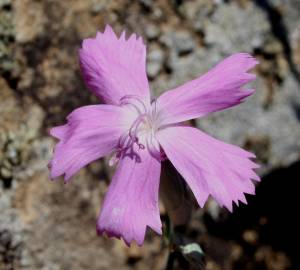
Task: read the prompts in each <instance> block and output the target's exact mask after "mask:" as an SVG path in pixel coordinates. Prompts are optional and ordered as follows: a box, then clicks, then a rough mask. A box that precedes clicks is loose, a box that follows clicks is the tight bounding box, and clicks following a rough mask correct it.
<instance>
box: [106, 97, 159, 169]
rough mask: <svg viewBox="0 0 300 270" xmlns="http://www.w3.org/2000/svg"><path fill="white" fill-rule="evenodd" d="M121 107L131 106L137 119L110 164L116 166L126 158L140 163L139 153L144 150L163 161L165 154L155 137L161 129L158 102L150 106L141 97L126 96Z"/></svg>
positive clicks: (120, 141)
mask: <svg viewBox="0 0 300 270" xmlns="http://www.w3.org/2000/svg"><path fill="white" fill-rule="evenodd" d="M120 106H131V107H132V108H133V109H134V110H135V112H136V118H135V120H134V121H133V122H132V124H131V126H130V128H129V130H128V131H127V132H125V133H124V134H123V135H122V136H121V137H120V139H119V142H118V146H117V151H116V152H115V154H114V156H113V157H112V158H111V160H110V162H109V164H110V165H114V164H115V163H116V162H118V160H119V159H120V158H121V157H124V156H129V157H131V158H133V159H135V160H136V161H137V162H140V158H139V155H138V152H139V151H140V150H144V149H146V150H148V151H149V152H150V154H151V155H152V156H153V157H155V158H156V159H158V160H163V159H164V154H163V152H162V150H161V149H160V145H159V143H158V141H157V140H156V137H155V133H156V132H157V131H158V129H159V127H160V123H159V118H158V112H157V109H156V101H155V100H154V101H153V102H152V103H151V104H150V106H149V105H146V104H145V103H144V102H143V101H142V100H141V99H140V98H139V97H136V96H124V97H123V98H122V99H121V100H120Z"/></svg>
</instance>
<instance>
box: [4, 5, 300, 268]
mask: <svg viewBox="0 0 300 270" xmlns="http://www.w3.org/2000/svg"><path fill="white" fill-rule="evenodd" d="M106 23H109V24H111V25H112V26H113V28H114V29H115V31H116V32H117V33H118V34H120V32H121V30H123V29H126V30H127V31H128V32H130V33H131V32H136V33H138V34H139V35H141V36H142V37H143V38H144V40H145V43H146V44H147V50H148V55H147V72H148V76H149V79H150V83H151V88H152V90H153V93H154V94H155V95H158V94H160V93H162V92H163V91H165V90H167V89H168V88H170V87H174V86H176V85H178V84H181V83H183V82H185V81H187V80H190V79H193V78H195V77H196V76H198V75H199V74H201V73H203V72H206V71H207V70H208V69H209V68H211V67H212V66H213V65H214V64H215V63H217V62H218V61H220V60H221V59H223V58H224V57H226V56H228V55H230V54H232V53H235V52H241V51H242V52H249V53H251V54H253V55H255V56H256V57H257V58H258V59H259V61H260V65H259V66H258V67H257V68H256V69H255V70H254V72H255V73H256V74H257V75H258V78H257V80H256V82H255V83H254V86H255V87H256V89H257V91H256V93H255V94H254V95H253V96H252V97H250V98H248V100H247V102H246V103H243V104H242V105H240V106H238V107H235V108H232V109H230V110H226V111H223V112H218V113H214V114H213V115H211V116H209V117H206V118H204V119H200V120H197V121H195V125H197V126H198V127H199V128H201V129H202V130H204V131H206V132H207V133H209V134H211V135H213V136H215V137H217V138H219V139H222V140H224V141H226V142H229V143H234V144H238V145H240V146H242V147H244V148H246V149H249V150H251V151H253V152H255V153H256V155H257V156H258V161H259V163H260V164H261V165H262V167H261V169H260V170H259V174H260V175H261V176H262V182H261V184H259V185H258V187H257V195H256V196H247V198H248V201H249V203H248V205H247V206H246V205H242V206H240V207H239V208H237V207H236V208H235V211H234V213H233V214H229V213H228V211H227V210H224V209H220V208H219V207H218V206H217V205H216V203H215V202H214V201H212V200H211V201H209V202H208V203H207V204H206V206H205V208H204V209H199V208H198V207H195V209H194V210H193V214H192V218H191V221H190V223H189V226H188V228H187V231H186V233H185V235H186V237H188V238H189V239H192V241H194V242H197V243H199V244H200V245H201V247H202V248H203V250H204V252H205V258H206V269H208V270H227V269H228V270H229V269H237V270H248V269H261V270H264V269H268V270H284V269H297V270H298V269H300V263H299V261H300V260H299V254H298V252H299V247H298V245H299V241H298V240H297V238H298V237H299V228H300V227H299V225H298V221H297V218H298V215H299V210H297V209H298V205H299V199H298V198H299V195H298V184H299V180H300V179H299V178H300V126H299V121H300V77H299V73H300V1H299V0H257V1H251V0H194V1H193V0H190V1H188V0H186V1H185V0H177V1H176V0H135V1H130V0H117V1H113V0H64V1H60V0H0V269H1V270H15V269H30V270H36V269H39V270H40V269H43V270H63V269H65V270H81V269H91V270H96V269H121V270H123V269H124V270H125V269H151V270H156V269H157V270H159V269H165V267H166V263H167V259H168V247H167V245H166V244H165V242H164V241H163V238H162V237H160V236H157V235H155V234H154V233H152V232H148V234H147V237H146V241H145V244H144V245H143V247H142V248H138V247H137V246H135V245H133V246H132V247H131V248H127V247H126V246H125V245H124V244H123V242H121V241H118V240H112V239H108V238H105V237H97V236H96V230H95V223H96V218H97V215H98V211H99V209H100V207H101V202H102V199H103V195H104V194H105V191H106V190H107V186H108V183H109V179H110V177H111V175H112V171H111V169H110V168H108V167H107V165H106V164H107V163H106V162H104V161H97V162H94V163H93V164H91V165H89V166H88V167H87V168H86V169H83V170H81V171H80V172H79V173H78V174H77V175H76V176H75V177H74V178H73V181H72V182H71V183H70V184H68V185H67V186H65V185H64V184H63V181H62V180H59V181H56V182H50V181H49V174H48V169H47V163H48V160H49V158H50V156H51V153H52V149H53V146H54V143H55V141H54V140H53V139H52V138H50V137H49V136H48V134H47V131H48V129H49V128H50V127H52V126H54V125H60V124H62V123H64V121H65V117H66V116H67V115H68V114H69V113H70V112H71V111H72V110H73V109H75V108H77V107H78V106H82V105H87V104H91V103H97V102H98V101H97V100H96V98H95V97H93V96H92V95H91V93H90V92H89V91H88V90H87V89H86V87H85V86H84V84H83V81H82V78H81V76H80V72H79V67H78V58H77V50H78V48H79V47H80V44H81V40H82V39H84V38H86V37H92V36H94V35H95V34H96V31H98V30H100V31H103V29H104V26H105V24H106ZM296 207H297V208H296ZM297 213H298V214H297ZM161 214H162V217H164V216H165V215H166V213H165V210H164V207H163V205H162V206H161ZM298 239H299V238H298ZM174 269H175V268H174ZM176 269H180V268H176Z"/></svg>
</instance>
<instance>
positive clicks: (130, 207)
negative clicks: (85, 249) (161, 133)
mask: <svg viewBox="0 0 300 270" xmlns="http://www.w3.org/2000/svg"><path fill="white" fill-rule="evenodd" d="M137 154H138V156H137V157H134V156H125V157H123V158H122V159H121V160H120V162H119V165H118V168H117V171H116V173H115V175H114V177H113V179H112V182H111V184H110V186H109V190H108V192H107V193H106V196H105V199H104V203H103V207H102V210H101V212H100V216H99V219H98V222H97V231H98V233H99V234H102V233H104V232H106V234H107V235H108V236H109V237H112V236H114V237H117V238H120V237H122V238H123V239H124V241H125V242H126V244H127V245H130V243H131V242H132V241H133V240H134V241H136V242H137V244H138V245H142V243H143V241H144V238H145V232H146V227H147V226H149V227H151V228H152V229H153V230H154V231H156V232H157V233H158V234H161V221H160V216H159V208H158V189H159V178H160V169H161V164H160V162H159V161H158V160H157V159H155V158H153V157H152V156H151V155H150V153H149V152H148V151H147V150H145V149H144V150H141V149H140V150H138V152H137Z"/></svg>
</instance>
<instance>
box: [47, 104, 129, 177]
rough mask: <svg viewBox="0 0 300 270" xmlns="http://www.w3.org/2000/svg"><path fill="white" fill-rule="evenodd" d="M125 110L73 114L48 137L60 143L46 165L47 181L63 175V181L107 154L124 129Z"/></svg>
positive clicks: (90, 109) (96, 109) (98, 109)
mask: <svg viewBox="0 0 300 270" xmlns="http://www.w3.org/2000/svg"><path fill="white" fill-rule="evenodd" d="M128 118H130V112H129V113H127V111H126V108H125V107H118V106H113V105H90V106H84V107H81V108H79V109H76V110H74V111H73V112H72V113H71V114H70V115H69V116H68V117H67V119H68V123H67V124H65V125H63V126H58V127H54V128H52V129H51V130H50V134H51V135H52V136H54V137H56V138H58V139H59V140H60V142H59V143H58V144H57V145H56V147H55V151H54V155H53V159H52V160H51V161H50V163H49V166H50V171H51V178H52V179H53V178H56V177H58V176H60V175H63V174H65V180H66V181H67V180H68V179H69V178H70V177H71V176H73V175H74V174H75V173H76V172H77V171H79V170H80V169H81V168H82V167H84V166H85V165H87V164H89V163H90V162H92V161H94V160H96V159H99V158H101V157H103V156H104V155H106V154H108V153H110V152H111V151H112V150H113V149H114V148H115V147H116V146H117V144H118V140H119V138H120V136H121V135H122V133H123V132H124V130H126V129H128Z"/></svg>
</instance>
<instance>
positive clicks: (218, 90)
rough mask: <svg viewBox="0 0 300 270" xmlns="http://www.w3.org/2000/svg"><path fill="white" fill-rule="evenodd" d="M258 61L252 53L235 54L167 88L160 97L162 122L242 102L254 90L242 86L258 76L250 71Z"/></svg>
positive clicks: (178, 120) (196, 115) (197, 114)
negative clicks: (211, 67)
mask: <svg viewBox="0 0 300 270" xmlns="http://www.w3.org/2000/svg"><path fill="white" fill-rule="evenodd" d="M257 63H258V62H257V60H255V59H254V58H253V57H252V56H251V55H249V54H246V53H238V54H234V55H232V56H230V57H228V58H226V59H225V60H223V61H222V62H221V63H219V64H218V65H216V66H215V67H214V68H213V69H211V70H210V71H209V72H207V73H206V74H204V75H203V76H201V77H199V78H197V79H195V80H193V81H190V82H187V83H185V84H183V85H182V86H179V87H177V88H175V89H173V90H169V91H167V92H165V93H164V94H163V95H161V96H160V97H159V98H158V100H157V106H158V108H159V109H158V111H159V112H160V115H161V117H162V119H161V123H162V124H171V123H178V122H182V121H186V120H189V119H193V118H198V117H202V116H204V115H207V114H208V113H211V112H215V111H218V110H222V109H226V108H229V107H232V106H234V105H237V104H239V103H241V102H242V101H244V99H245V98H246V97H248V96H250V95H251V94H252V93H253V92H254V90H253V89H247V90H245V89H242V88H241V87H242V86H243V85H245V84H246V83H248V82H250V81H252V80H254V79H255V75H254V74H249V73H247V71H248V70H249V69H251V68H253V67H254V66H255V65H256V64H257Z"/></svg>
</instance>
